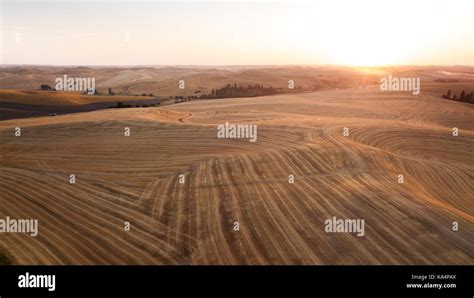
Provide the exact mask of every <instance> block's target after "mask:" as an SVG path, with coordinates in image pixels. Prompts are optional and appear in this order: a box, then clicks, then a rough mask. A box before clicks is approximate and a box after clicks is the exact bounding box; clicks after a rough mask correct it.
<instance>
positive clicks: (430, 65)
mask: <svg viewBox="0 0 474 298" xmlns="http://www.w3.org/2000/svg"><path fill="white" fill-rule="evenodd" d="M4 66H50V67H257V66H258V67H268V66H287V67H288V66H296V67H298V66H320V67H324V66H326V67H327V66H331V67H351V68H360V67H364V68H383V67H401V66H404V67H459V66H463V67H474V64H383V65H352V64H32V63H26V64H18V63H13V64H5V63H0V67H4Z"/></svg>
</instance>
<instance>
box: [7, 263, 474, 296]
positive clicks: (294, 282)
mask: <svg viewBox="0 0 474 298" xmlns="http://www.w3.org/2000/svg"><path fill="white" fill-rule="evenodd" d="M26 273H28V274H29V277H30V278H31V276H32V275H33V276H34V278H33V279H34V280H35V281H37V282H38V283H39V279H35V278H36V277H37V276H38V275H55V289H54V291H49V290H48V288H30V287H21V288H20V287H19V282H20V278H19V277H20V276H21V275H22V276H26ZM423 277H426V279H423ZM40 278H42V277H40ZM23 280H25V279H23ZM473 281H474V266H0V297H2V298H5V297H14V296H25V297H26V296H35V297H39V296H51V297H61V296H63V297H64V296H89V295H96V296H129V297H137V296H149V295H153V296H175V297H176V296H207V297H210V296H215V297H224V296H273V297H275V296H288V297H296V296H378V297H381V296H415V297H419V296H425V297H473V295H474V287H473ZM30 282H31V280H30ZM440 284H441V286H438V285H440ZM24 285H25V284H23V286H24ZM29 285H31V284H29ZM33 285H34V284H33ZM416 287H420V288H416ZM437 287H438V288H437ZM439 287H442V288H439Z"/></svg>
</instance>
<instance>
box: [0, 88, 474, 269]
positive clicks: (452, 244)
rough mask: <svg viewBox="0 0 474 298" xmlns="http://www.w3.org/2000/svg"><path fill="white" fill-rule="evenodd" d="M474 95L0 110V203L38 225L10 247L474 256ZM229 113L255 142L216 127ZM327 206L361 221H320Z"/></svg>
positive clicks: (323, 260)
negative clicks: (345, 225) (8, 116)
mask: <svg viewBox="0 0 474 298" xmlns="http://www.w3.org/2000/svg"><path fill="white" fill-rule="evenodd" d="M473 107H474V106H473V105H472V104H466V103H460V102H455V101H450V100H443V99H441V98H439V96H431V95H426V94H425V95H420V96H412V95H410V94H407V93H390V92H388V93H381V92H380V91H378V89H376V88H366V89H357V88H351V89H346V90H327V91H320V92H314V93H306V94H299V95H277V96H268V97H260V98H239V99H224V100H212V101H194V102H187V103H181V104H179V105H172V106H167V107H161V108H145V109H109V110H102V111H95V112H89V113H77V114H71V115H61V116H57V117H41V118H29V119H15V120H7V121H1V122H0V138H1V146H0V159H1V160H0V165H1V170H0V194H1V195H0V217H2V218H4V217H6V216H10V217H17V218H37V219H38V220H39V235H38V236H37V237H36V238H33V237H30V236H28V235H24V234H0V247H2V248H4V249H5V250H6V251H7V252H8V255H11V256H12V259H13V260H15V262H17V263H20V264H474V242H473V241H472V239H474V201H473V198H474V190H473V188H472V181H473V176H474V110H473ZM226 121H227V122H231V123H235V124H257V125H258V140H257V142H255V143H252V142H249V141H248V139H240V140H232V139H219V138H217V136H216V133H217V129H216V126H217V125H219V124H224V123H225V122H226ZM15 127H21V129H22V136H21V137H15V136H14V128H15ZM125 127H129V128H130V131H131V135H130V136H129V137H125V136H124V128H125ZM344 127H347V128H348V129H349V132H350V133H349V136H344V135H343V128H344ZM453 127H457V128H459V136H453V135H452V128H453ZM70 174H75V175H76V184H70V183H69V175H70ZM181 174H183V175H185V182H184V183H183V184H181V183H180V182H179V175H181ZM290 174H291V175H294V176H295V182H294V184H290V183H289V182H288V176H289V175H290ZM400 174H402V175H403V176H404V183H403V184H399V183H398V182H397V179H398V178H397V177H398V175H400ZM333 216H336V217H338V218H361V219H364V220H365V223H366V224H365V236H364V237H357V236H356V235H355V234H347V233H339V234H337V233H334V234H330V233H326V232H325V231H324V221H325V220H326V219H329V218H331V217H333ZM125 221H128V222H130V223H131V230H130V231H128V232H127V231H124V222H125ZM236 221H238V222H239V223H240V231H238V232H236V231H234V230H233V228H234V222H236ZM453 221H457V222H458V223H459V231H453V230H452V222H453ZM0 253H1V250H0Z"/></svg>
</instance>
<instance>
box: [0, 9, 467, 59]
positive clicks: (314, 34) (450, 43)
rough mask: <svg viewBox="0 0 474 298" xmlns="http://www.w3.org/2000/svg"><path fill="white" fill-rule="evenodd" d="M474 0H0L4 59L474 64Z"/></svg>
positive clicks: (1, 47)
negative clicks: (140, 0) (231, 0)
mask: <svg viewBox="0 0 474 298" xmlns="http://www.w3.org/2000/svg"><path fill="white" fill-rule="evenodd" d="M473 17H474V1H473V0H426V1H425V0H396V1H395V0H378V1H377V0H373V1H372V0H362V1H354V0H321V1H279V2H271V1H240V2H225V1H191V0H188V1H176V2H171V1H168V2H166V1H144V2H135V1H134V2H131V1H128V2H126V1H106V0H102V1H49V2H44V1H17V0H15V1H14V0H0V29H1V30H0V32H1V37H0V41H1V44H0V64H47V65H276V64H291V65H297V64H298V65H303V64H311V65H313V64H325V65H328V64H331V65H354V66H357V65H368V66H377V65H389V64H390V65H393V64H404V65H474V18H473Z"/></svg>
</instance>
